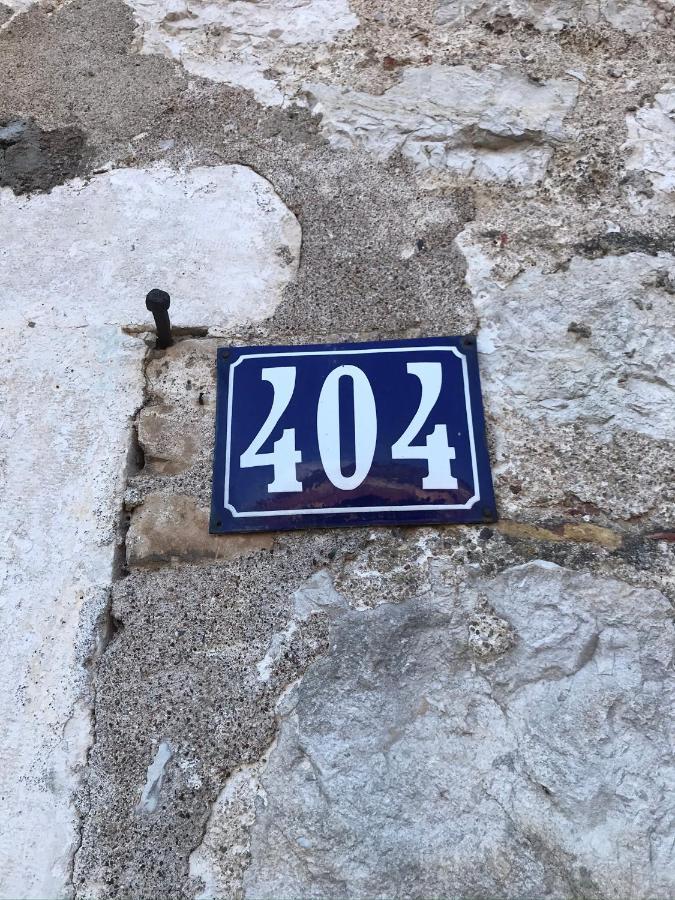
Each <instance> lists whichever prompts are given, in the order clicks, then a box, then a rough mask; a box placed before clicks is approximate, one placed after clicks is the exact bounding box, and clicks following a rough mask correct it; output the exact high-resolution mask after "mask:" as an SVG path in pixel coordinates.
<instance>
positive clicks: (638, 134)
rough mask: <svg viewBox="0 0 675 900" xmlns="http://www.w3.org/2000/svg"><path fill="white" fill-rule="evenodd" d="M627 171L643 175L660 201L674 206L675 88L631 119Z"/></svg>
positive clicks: (666, 89) (663, 92) (669, 87)
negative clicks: (668, 202)
mask: <svg viewBox="0 0 675 900" xmlns="http://www.w3.org/2000/svg"><path fill="white" fill-rule="evenodd" d="M626 124H627V128H628V140H627V141H626V143H625V144H624V147H623V149H624V151H626V153H627V159H626V168H627V169H628V170H629V171H633V172H640V173H643V174H644V175H645V176H646V178H647V179H648V180H649V182H651V185H652V187H653V191H645V190H644V188H643V190H642V194H643V196H644V195H645V194H646V195H647V197H651V196H654V194H657V195H658V199H659V200H665V201H666V202H667V201H670V203H673V201H674V196H675V87H674V86H673V85H664V87H663V89H662V90H661V91H660V92H659V93H658V94H656V96H655V97H654V100H653V102H652V103H649V104H646V105H645V106H642V107H641V108H640V109H638V110H637V111H636V112H635V113H633V114H631V115H629V116H627V118H626Z"/></svg>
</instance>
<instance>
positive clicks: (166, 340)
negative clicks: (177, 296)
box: [145, 288, 173, 350]
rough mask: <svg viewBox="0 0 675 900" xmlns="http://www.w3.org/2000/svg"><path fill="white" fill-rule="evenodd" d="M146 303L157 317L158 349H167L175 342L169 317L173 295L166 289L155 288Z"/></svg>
mask: <svg viewBox="0 0 675 900" xmlns="http://www.w3.org/2000/svg"><path fill="white" fill-rule="evenodd" d="M145 305H146V307H147V308H148V309H149V310H150V312H151V313H152V314H153V316H154V317H155V327H156V328H157V344H156V345H155V346H156V347H157V349H158V350H166V348H167V347H171V345H172V344H173V338H172V337H171V321H170V319H169V306H171V297H170V296H169V295H168V294H167V292H166V291H160V290H159V289H158V288H154V289H153V290H151V291H150V293H149V294H148V296H147V297H146V298H145Z"/></svg>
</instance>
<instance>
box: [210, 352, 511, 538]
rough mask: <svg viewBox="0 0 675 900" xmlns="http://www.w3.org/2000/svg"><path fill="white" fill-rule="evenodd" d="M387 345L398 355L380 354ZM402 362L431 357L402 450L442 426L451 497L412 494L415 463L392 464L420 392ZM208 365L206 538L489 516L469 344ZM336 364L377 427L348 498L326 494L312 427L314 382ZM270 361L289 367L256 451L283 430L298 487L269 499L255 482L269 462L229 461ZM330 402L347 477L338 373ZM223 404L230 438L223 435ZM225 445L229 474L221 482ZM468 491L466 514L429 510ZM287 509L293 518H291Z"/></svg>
mask: <svg viewBox="0 0 675 900" xmlns="http://www.w3.org/2000/svg"><path fill="white" fill-rule="evenodd" d="M451 348H455V350H453V349H451ZM394 350H395V351H398V352H391V351H394ZM363 351H369V352H363ZM374 351H375V352H374ZM456 353H459V354H461V357H460V356H457V355H456ZM295 354H298V355H295ZM304 354H307V355H304ZM463 359H465V360H466V373H467V378H468V391H469V397H470V407H469V408H470V410H471V418H472V423H473V438H474V448H475V469H476V472H477V479H475V478H474V474H473V462H472V456H471V446H470V431H471V429H470V427H469V421H468V417H467V407H466V399H465V379H464V372H463V365H462V360H463ZM409 362H441V363H442V365H443V385H442V389H441V393H440V396H439V398H438V400H437V402H436V404H435V406H434V408H433V409H432V411H431V413H430V415H429V417H428V418H427V421H426V422H425V424H424V426H423V428H422V430H421V431H420V432H419V434H418V435H417V436H416V437H415V438H414V440H413V444H414V445H420V446H423V445H424V444H425V441H426V438H427V436H428V435H429V434H430V433H431V432H432V431H433V430H434V427H435V426H436V425H437V424H439V423H441V424H447V427H448V441H449V443H450V445H451V446H452V447H454V448H455V452H456V458H455V460H453V462H452V464H451V468H452V474H453V475H454V477H455V478H456V479H457V481H458V488H457V489H456V490H453V491H449V490H424V489H423V487H422V479H423V478H424V477H425V476H426V475H427V471H428V464H427V462H426V460H423V459H406V460H394V459H392V454H391V447H392V444H393V443H394V442H395V441H397V440H398V439H399V438H400V437H401V435H402V434H403V432H404V431H405V430H406V428H407V427H408V425H409V423H410V422H411V420H412V418H413V416H414V415H415V412H416V411H417V408H418V406H419V401H420V396H421V390H422V389H421V384H420V381H419V379H418V378H417V377H415V376H414V375H411V374H409V373H408V372H407V370H406V366H407V364H408V363H409ZM217 365H218V400H217V411H216V448H215V455H214V477H213V502H212V512H211V525H210V530H211V532H212V533H220V532H232V531H260V530H277V529H291V528H308V527H316V526H326V527H329V526H330V527H332V526H337V525H368V524H422V523H434V522H484V521H494V520H495V519H496V510H495V502H494V495H493V490H492V479H491V475H490V464H489V459H488V454H487V449H486V446H485V434H484V427H485V426H484V419H483V408H482V402H481V394H480V382H479V376H478V361H477V354H476V345H475V338H473V337H472V336H469V337H466V338H461V337H456V338H431V339H424V340H414V341H391V342H381V343H367V344H323V345H315V346H297V347H248V348H236V349H222V350H219V351H218V359H217ZM343 365H353V366H358V368H360V369H361V370H363V372H364V373H365V374H366V376H367V377H368V380H369V382H370V385H371V387H372V390H373V394H374V397H375V405H376V409H377V421H378V429H377V443H376V448H375V456H374V458H373V463H372V466H371V468H370V472H369V474H368V476H367V477H366V479H365V480H364V481H363V482H362V483H361V484H360V485H359V486H358V487H357V488H356V489H354V490H349V491H343V490H340V489H338V488H336V487H335V486H334V485H333V484H332V483H331V482H330V480H329V479H328V477H327V475H326V474H325V472H324V470H323V466H322V464H321V459H320V455H319V447H318V438H317V429H316V415H317V407H318V400H319V394H320V392H321V388H322V386H323V383H324V380H325V378H326V376H327V375H328V374H329V372H331V371H332V370H333V369H335V368H337V367H338V366H343ZM274 366H296V367H297V376H296V382H295V391H294V393H293V397H292V399H291V402H290V403H289V405H288V407H287V409H286V410H285V412H284V414H283V415H282V416H281V419H280V420H279V422H278V423H277V425H276V427H275V428H274V430H273V431H272V434H271V435H270V437H269V438H268V440H267V441H266V442H265V443H264V444H263V446H262V448H261V449H260V452H261V453H267V452H271V451H272V445H273V444H274V442H275V441H276V440H277V439H278V438H279V437H280V436H281V434H282V432H283V430H284V429H286V428H295V429H296V441H295V445H296V447H297V449H299V450H301V452H302V462H301V463H299V464H298V466H297V477H298V479H299V480H300V481H301V482H302V484H303V490H302V491H301V492H300V491H298V492H293V493H273V494H270V493H268V491H267V487H268V485H269V484H270V482H271V481H272V478H273V470H272V466H257V467H255V468H248V469H242V468H240V466H239V458H240V456H241V454H242V453H243V452H244V451H245V450H246V449H247V448H248V447H249V445H250V444H251V441H252V440H253V438H254V437H255V436H256V434H258V432H259V431H260V428H261V426H262V424H263V423H264V422H265V420H266V418H267V415H268V413H269V411H270V408H271V406H272V396H273V388H272V385H271V384H270V383H269V382H267V381H263V379H262V377H261V371H262V369H263V368H271V367H274ZM231 371H232V378H231V377H230V376H231ZM230 386H231V389H230ZM340 401H341V402H340V408H341V416H340V446H341V457H342V472H343V474H344V475H345V476H349V475H351V474H352V472H353V471H354V462H355V461H354V416H353V402H352V385H351V380H350V379H348V378H342V379H341V380H340ZM230 406H231V407H232V409H231V435H230V436H229V438H228V416H229V415H230ZM228 440H229V445H230V446H229V460H230V472H229V479H228V484H227V485H226V461H227V458H228V452H227V451H228ZM476 481H477V483H476ZM226 487H227V495H228V496H227V500H228V505H229V506H230V507H233V509H234V510H236V511H237V512H238V513H239V515H238V516H236V515H234V514H233V511H232V510H231V509H229V508H228V506H226V503H225V493H226ZM476 494H478V495H479V496H478V499H476V500H474V501H473V503H472V504H471V505H470V506H469V507H468V508H455V509H448V508H438V507H439V506H441V507H442V506H443V505H452V506H456V507H459V506H464V505H466V504H467V503H469V501H471V498H472V497H474V496H475V495H476ZM406 507H407V508H406ZM410 507H412V508H410ZM299 510H305V512H303V513H300V512H298V511H299ZM327 510H332V511H331V512H328V511H327ZM251 513H254V514H255V513H257V514H258V515H251ZM260 513H266V515H260Z"/></svg>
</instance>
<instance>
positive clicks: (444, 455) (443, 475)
mask: <svg viewBox="0 0 675 900" xmlns="http://www.w3.org/2000/svg"><path fill="white" fill-rule="evenodd" d="M407 368H408V374H410V375H415V376H416V377H417V378H419V380H420V382H421V384H422V396H421V397H420V405H419V407H418V408H417V412H416V413H415V415H414V416H413V419H412V422H411V423H410V425H408V427H407V428H406V430H405V431H404V432H403V434H402V435H401V437H400V438H399V439H398V440H397V441H396V443H395V444H394V445H393V446H392V448H391V455H392V459H426V461H427V463H428V465H429V472H428V475H427V476H426V478H423V479H422V487H423V488H425V489H426V490H455V489H456V488H457V479H456V478H455V477H454V476H453V474H452V471H451V469H450V461H451V460H453V459H454V458H455V448H454V447H450V446H449V444H448V426H447V425H437V426H436V427H435V428H434V430H433V432H432V433H431V434H430V435H429V437H428V438H427V440H426V444H424V445H422V446H413V445H412V443H411V442H412V441H413V440H414V439H415V438H416V437H417V435H418V434H419V432H420V430H421V428H422V427H423V425H424V423H425V422H426V420H427V419H428V418H429V414H430V413H431V411H432V409H433V408H434V406H435V404H436V401H437V400H438V398H439V396H440V393H441V384H442V382H443V369H442V367H441V364H440V363H408V366H407Z"/></svg>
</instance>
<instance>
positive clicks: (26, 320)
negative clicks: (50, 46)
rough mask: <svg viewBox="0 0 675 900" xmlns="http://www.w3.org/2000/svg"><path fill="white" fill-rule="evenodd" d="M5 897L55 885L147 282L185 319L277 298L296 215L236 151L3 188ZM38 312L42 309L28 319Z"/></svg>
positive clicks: (80, 753)
mask: <svg viewBox="0 0 675 900" xmlns="http://www.w3.org/2000/svg"><path fill="white" fill-rule="evenodd" d="M0 222H2V231H3V242H2V246H0V298H1V300H0V305H1V307H2V310H3V312H2V319H0V346H1V348H2V353H1V354H0V383H1V384H2V408H1V413H0V495H1V496H2V498H3V499H2V504H1V506H0V614H1V619H2V623H3V625H2V633H1V637H0V641H1V644H0V646H1V649H0V685H2V689H1V691H0V721H2V723H3V741H2V745H1V747H0V822H2V823H3V826H2V828H1V829H0V897H3V898H15V897H22V898H29V897H30V898H38V897H56V896H63V895H64V893H65V892H66V884H67V879H68V874H69V867H70V865H71V863H72V856H73V851H74V849H75V848H76V846H77V839H78V836H77V818H76V815H75V811H74V807H73V804H72V799H71V795H72V792H73V791H74V790H75V789H76V787H77V784H78V773H79V772H80V770H81V768H82V766H83V765H84V763H85V761H86V755H87V750H88V747H89V745H90V741H91V731H90V728H91V723H90V713H89V707H88V703H87V693H86V679H85V671H84V669H83V667H82V661H83V659H84V658H85V657H86V655H87V654H88V653H90V652H91V651H92V649H93V647H92V641H93V638H94V635H95V619H96V616H97V615H98V614H99V613H100V612H101V610H102V609H103V608H104V606H105V601H106V596H107V591H108V588H109V586H110V583H111V574H112V563H113V554H114V543H115V523H116V520H117V516H118V514H119V511H120V506H121V500H122V493H123V490H124V483H125V465H126V456H127V449H128V446H129V430H130V425H131V420H132V418H133V415H134V413H135V411H136V409H137V408H138V406H139V405H140V403H141V399H142V359H143V355H144V352H145V345H144V343H143V341H142V339H141V338H138V337H131V336H127V335H125V334H124V333H123V332H122V330H121V326H123V325H127V324H131V323H139V322H151V321H152V319H151V316H150V314H149V313H148V312H147V311H146V309H145V294H146V293H147V291H148V290H149V289H150V288H152V287H161V288H164V289H167V290H169V292H170V293H171V294H172V298H173V299H172V310H171V313H172V321H173V322H174V324H177V325H186V326H189V325H210V326H215V327H218V326H221V327H222V326H229V325H233V324H235V323H237V322H244V321H246V320H258V319H262V318H264V317H265V316H267V315H269V314H270V313H271V312H272V311H273V310H274V308H275V307H276V305H277V304H278V303H279V301H280V299H281V295H282V290H283V288H284V286H285V285H286V284H287V283H288V282H289V280H290V279H292V278H293V276H294V273H295V268H296V262H292V263H290V264H289V263H286V262H284V257H286V258H288V257H287V254H283V256H282V254H280V253H279V252H278V250H279V248H281V247H288V248H289V250H290V252H291V254H292V257H293V259H294V260H297V258H298V254H299V248H300V226H299V225H298V223H297V221H296V219H295V217H294V216H293V215H292V214H291V213H290V212H289V211H288V210H287V209H286V207H285V206H284V205H283V203H282V202H281V200H280V199H279V197H278V196H277V195H276V194H275V193H274V191H273V189H272V188H271V186H270V185H269V183H268V182H266V181H265V180H264V179H262V178H261V177H259V176H258V175H256V174H255V173H253V172H252V171H251V170H250V169H247V168H244V167H241V166H220V167H216V168H198V169H193V170H192V171H191V172H189V173H186V174H180V173H176V172H173V171H171V170H169V169H168V168H164V167H154V168H152V169H150V170H131V169H128V170H123V169H121V170H117V171H113V172H109V173H106V174H102V175H99V176H96V177H95V178H93V179H92V180H91V181H90V182H88V183H85V182H83V181H79V180H77V181H73V182H71V183H69V184H66V185H63V186H61V187H57V188H55V189H54V190H53V191H52V192H51V193H50V194H44V195H37V196H34V197H31V198H18V197H15V196H14V194H13V193H12V192H11V191H9V190H3V191H0ZM31 323H34V324H31Z"/></svg>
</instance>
